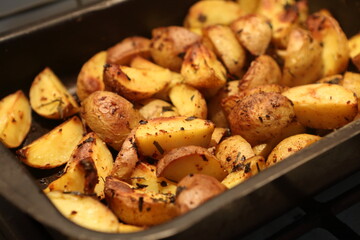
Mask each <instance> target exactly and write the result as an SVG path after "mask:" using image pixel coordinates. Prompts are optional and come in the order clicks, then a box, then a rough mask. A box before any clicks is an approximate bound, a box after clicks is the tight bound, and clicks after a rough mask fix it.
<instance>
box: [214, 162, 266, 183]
mask: <svg viewBox="0 0 360 240" xmlns="http://www.w3.org/2000/svg"><path fill="white" fill-rule="evenodd" d="M263 169H265V159H264V158H263V157H262V156H253V157H251V158H249V159H246V160H244V161H242V162H240V163H238V164H236V165H235V166H234V168H233V171H232V172H230V173H229V174H228V175H227V176H226V177H225V178H224V180H222V182H221V183H222V184H224V185H225V186H226V187H227V188H233V187H235V186H237V185H238V184H240V183H242V182H244V181H245V180H247V179H249V178H250V177H252V176H254V175H256V174H258V173H259V172H260V171H262V170H263Z"/></svg>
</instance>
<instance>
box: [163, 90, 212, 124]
mask: <svg viewBox="0 0 360 240" xmlns="http://www.w3.org/2000/svg"><path fill="white" fill-rule="evenodd" d="M169 97H170V100H171V102H172V103H173V104H174V106H175V107H176V109H177V110H178V112H179V115H181V116H186V117H191V116H194V117H198V118H202V119H206V118H207V105H206V101H205V98H204V97H203V95H202V94H201V93H200V92H199V91H198V90H197V89H196V88H193V87H191V86H189V85H186V84H179V85H176V86H174V87H173V88H172V89H171V90H170V92H169Z"/></svg>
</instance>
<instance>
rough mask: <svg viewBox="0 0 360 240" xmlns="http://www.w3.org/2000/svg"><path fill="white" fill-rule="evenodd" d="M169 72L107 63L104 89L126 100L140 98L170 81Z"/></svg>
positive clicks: (149, 94)
mask: <svg viewBox="0 0 360 240" xmlns="http://www.w3.org/2000/svg"><path fill="white" fill-rule="evenodd" d="M171 78H172V75H171V72H170V71H169V70H167V69H165V70H153V69H152V70H149V69H137V68H131V67H126V66H118V65H107V66H106V68H105V70H104V83H105V89H106V90H110V91H113V92H116V93H118V94H119V95H121V96H123V97H125V98H126V99H128V100H141V99H145V98H149V97H151V96H153V95H154V94H155V93H158V92H160V91H161V90H163V89H164V88H165V87H166V86H167V85H168V84H169V83H170V81H171Z"/></svg>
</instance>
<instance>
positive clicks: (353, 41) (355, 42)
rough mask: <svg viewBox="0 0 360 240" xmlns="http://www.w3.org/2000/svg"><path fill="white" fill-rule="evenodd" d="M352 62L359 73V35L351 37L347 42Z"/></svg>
mask: <svg viewBox="0 0 360 240" xmlns="http://www.w3.org/2000/svg"><path fill="white" fill-rule="evenodd" d="M348 45H349V54H350V57H351V60H352V62H353V63H354V65H355V66H356V67H357V69H358V70H359V71H360V33H358V34H356V35H354V36H352V37H351V38H350V39H349V42H348Z"/></svg>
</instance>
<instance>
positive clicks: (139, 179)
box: [130, 162, 176, 195]
mask: <svg viewBox="0 0 360 240" xmlns="http://www.w3.org/2000/svg"><path fill="white" fill-rule="evenodd" d="M130 183H131V185H132V186H133V187H134V188H135V189H139V190H141V191H143V192H147V193H161V194H166V195H175V193H176V183H174V182H172V181H170V180H167V179H166V178H164V177H157V176H156V166H154V165H151V164H149V163H146V162H139V163H138V164H137V165H136V167H135V169H134V171H133V173H132V174H131V176H130Z"/></svg>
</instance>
